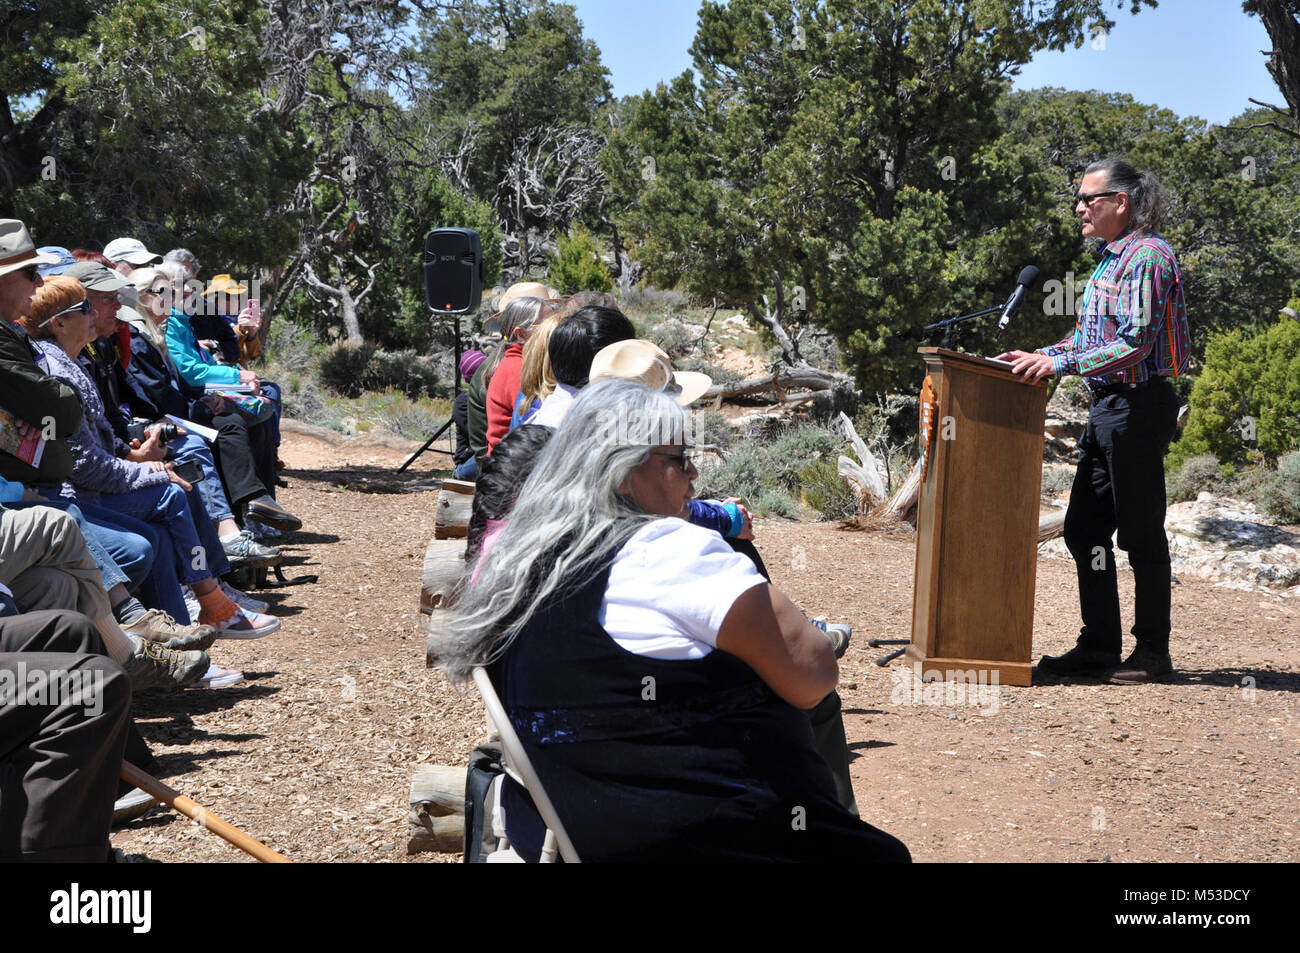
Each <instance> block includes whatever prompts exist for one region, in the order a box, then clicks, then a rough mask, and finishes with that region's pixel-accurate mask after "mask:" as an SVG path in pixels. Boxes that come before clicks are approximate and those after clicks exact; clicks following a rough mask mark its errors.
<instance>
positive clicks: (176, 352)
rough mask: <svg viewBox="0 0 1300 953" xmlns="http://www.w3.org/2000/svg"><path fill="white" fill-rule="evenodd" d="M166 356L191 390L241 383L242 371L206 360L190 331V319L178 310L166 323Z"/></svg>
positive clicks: (173, 310)
mask: <svg viewBox="0 0 1300 953" xmlns="http://www.w3.org/2000/svg"><path fill="white" fill-rule="evenodd" d="M167 353H168V354H170V355H171V359H172V363H173V364H175V365H176V372H177V373H178V374H180V375H181V380H183V381H185V383H186V384H189V385H190V386H191V387H205V386H207V385H208V384H238V383H239V368H237V367H229V366H227V365H224V364H215V363H213V361H212V358H210V357H207V358H205V356H204V354H203V352H202V351H200V350H199V342H198V340H197V339H196V338H195V337H194V329H193V328H191V327H190V317H189V315H187V314H186V313H185V312H184V311H178V310H176V309H175V308H173V309H172V313H171V317H170V318H168V319H167Z"/></svg>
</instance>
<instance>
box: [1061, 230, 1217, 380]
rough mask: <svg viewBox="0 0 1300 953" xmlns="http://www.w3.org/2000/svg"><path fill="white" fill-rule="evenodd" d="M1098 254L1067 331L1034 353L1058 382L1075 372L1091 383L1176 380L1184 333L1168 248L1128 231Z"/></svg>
mask: <svg viewBox="0 0 1300 953" xmlns="http://www.w3.org/2000/svg"><path fill="white" fill-rule="evenodd" d="M1100 250H1101V252H1102V258H1101V263H1100V264H1098V265H1097V268H1096V270H1095V271H1093V273H1092V277H1091V278H1090V279H1088V285H1087V288H1086V289H1085V290H1084V295H1083V306H1082V308H1081V309H1080V311H1079V317H1078V319H1077V321H1076V322H1075V325H1074V331H1073V332H1072V333H1071V334H1069V335H1068V336H1067V337H1065V338H1064V339H1062V340H1061V341H1059V342H1057V343H1056V344H1053V345H1051V346H1049V347H1044V348H1039V351H1040V353H1043V354H1048V355H1050V356H1051V358H1052V366H1053V369H1054V370H1055V372H1056V374H1057V375H1058V376H1061V375H1064V374H1081V375H1083V376H1084V377H1086V378H1088V380H1089V383H1092V384H1097V385H1105V384H1121V383H1126V384H1136V383H1140V382H1142V381H1144V380H1146V379H1147V378H1149V377H1155V376H1157V375H1164V376H1168V375H1173V376H1174V377H1177V376H1178V375H1179V374H1181V373H1182V372H1183V371H1184V369H1185V368H1186V366H1187V358H1188V355H1189V354H1190V352H1191V333H1190V331H1189V330H1188V326H1187V305H1186V302H1185V301H1184V300H1183V279H1182V275H1180V274H1179V272H1178V263H1177V261H1175V260H1174V252H1173V249H1171V248H1170V247H1169V245H1168V244H1167V243H1166V242H1165V240H1164V239H1162V238H1161V237H1160V236H1159V235H1139V234H1137V233H1135V232H1128V233H1126V234H1124V235H1121V236H1120V237H1119V238H1117V239H1115V240H1114V241H1112V242H1109V243H1107V244H1105V245H1103V246H1101V249H1100Z"/></svg>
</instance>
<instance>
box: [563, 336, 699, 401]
mask: <svg viewBox="0 0 1300 953" xmlns="http://www.w3.org/2000/svg"><path fill="white" fill-rule="evenodd" d="M588 379H589V380H590V381H591V383H593V384H594V383H596V382H597V381H603V380H624V381H640V382H641V383H642V384H644V385H645V386H646V387H649V388H650V389H651V390H661V391H663V392H664V393H666V394H667V395H668V396H670V397H672V399H673V400H675V401H677V403H678V404H680V405H681V406H683V407H689V406H690V405H691V404H693V403H694V402H695V401H697V400H699V399H700V398H701V397H703V396H704V392H705V391H707V390H708V389H709V388H710V387H712V386H713V378H711V377H709V375H707V374H701V373H699V372H698V371H677V370H674V369H673V362H672V359H671V358H669V356H668V355H667V354H665V353H664V351H663V350H662V349H661V348H660V347H659V346H658V345H657V344H655V343H654V342H653V341H645V340H641V339H637V338H634V339H632V340H630V341H616V342H615V343H613V344H610V345H609V346H607V347H603V348H601V349H600V350H599V351H597V352H596V356H595V357H594V358H592V361H591V374H590V375H589V377H588Z"/></svg>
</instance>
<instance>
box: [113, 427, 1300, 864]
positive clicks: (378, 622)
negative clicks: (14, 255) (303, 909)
mask: <svg viewBox="0 0 1300 953" xmlns="http://www.w3.org/2000/svg"><path fill="white" fill-rule="evenodd" d="M412 446H413V445H412ZM407 452H408V451H407V445H406V444H404V443H394V442H392V441H365V440H362V441H354V442H350V443H339V444H336V445H330V444H328V443H325V442H322V441H320V440H318V439H315V438H313V437H311V436H307V435H304V434H301V433H296V434H290V435H288V436H287V437H286V443H285V446H284V447H283V448H282V456H283V457H284V458H285V460H286V462H287V463H288V465H289V470H288V471H287V474H288V478H289V481H290V483H291V486H290V488H289V489H288V490H284V491H282V495H281V499H282V501H283V502H285V504H286V505H287V506H288V507H289V508H290V509H291V510H292V511H293V512H294V513H296V514H298V515H299V516H301V517H302V519H303V522H304V524H305V526H306V531H304V532H301V533H297V534H295V535H294V536H293V537H291V538H290V540H289V541H288V543H287V546H286V548H287V550H288V551H289V552H290V553H291V556H292V558H291V560H290V563H291V564H290V565H287V566H286V574H287V575H288V576H289V577H290V578H291V579H292V578H295V577H300V576H303V575H306V574H309V573H310V574H317V575H318V576H319V581H318V582H317V583H315V584H303V585H295V586H292V587H289V588H285V589H279V590H269V591H267V592H264V593H262V594H261V595H262V597H263V598H267V599H268V600H269V601H271V602H272V603H273V604H274V606H275V609H274V611H275V612H276V613H277V614H278V615H280V616H281V617H282V618H283V620H284V627H283V628H282V629H281V631H280V632H279V633H277V634H276V635H274V636H271V637H269V638H266V639H262V640H259V641H255V642H229V641H222V642H218V643H217V645H216V648H215V650H214V659H215V661H217V662H218V664H222V665H225V666H228V667H234V668H241V669H243V670H244V672H245V674H246V676H247V677H248V682H247V683H246V685H244V686H241V687H239V688H235V689H229V690H226V691H220V692H200V691H189V692H185V693H183V694H181V695H179V696H156V695H153V696H144V697H143V698H141V700H140V701H139V702H138V704H137V709H136V712H137V718H138V720H139V723H140V725H141V729H142V731H143V732H144V735H145V737H146V739H147V740H148V741H149V742H150V744H151V745H152V746H153V748H154V750H155V753H156V754H157V755H158V757H159V759H160V760H161V762H162V763H163V764H164V766H165V767H166V768H167V770H168V774H169V777H168V780H169V782H170V783H171V784H172V785H173V786H174V787H176V788H178V789H180V790H181V791H183V792H185V793H187V794H189V795H191V796H192V797H194V798H195V799H196V800H197V801H199V803H201V804H203V805H204V806H205V807H207V808H208V809H210V810H212V811H213V812H215V813H217V814H218V815H220V816H221V817H224V818H225V819H227V820H229V821H231V822H232V823H234V824H236V825H238V826H240V827H242V828H243V829H244V830H246V831H248V832H249V833H251V834H252V835H254V836H255V837H257V838H259V839H260V840H263V841H264V842H266V843H267V844H268V845H270V846H272V847H274V848H275V849H277V850H279V851H281V852H282V853H285V854H287V855H288V856H289V857H291V858H293V859H295V860H304V861H305V860H346V861H408V860H409V861H413V862H426V861H429V860H443V861H454V860H457V859H458V855H430V854H424V855H418V856H416V857H413V858H407V857H406V854H405V843H406V832H407V822H406V810H407V803H406V802H407V795H408V789H409V784H410V777H411V771H412V768H413V766H414V765H415V764H416V763H417V762H431V763H463V761H464V759H465V756H466V755H467V754H468V752H469V750H470V748H472V747H473V745H474V744H475V743H476V742H477V741H478V740H479V738H480V736H481V735H482V732H483V715H482V712H481V708H480V705H479V703H478V700H477V696H473V695H466V694H464V693H462V692H460V691H458V690H456V689H453V688H452V687H451V686H449V685H448V684H447V682H446V680H445V679H443V678H442V676H441V675H439V674H438V673H435V672H430V671H429V670H427V669H426V668H425V667H424V645H423V636H422V634H421V633H420V632H418V631H417V629H416V626H415V618H416V614H415V600H416V596H417V594H418V590H419V575H420V565H421V560H422V558H423V552H424V547H425V544H426V543H427V541H428V540H429V538H430V537H431V536H432V533H433V502H434V495H433V494H432V493H429V492H416V493H394V492H384V491H385V490H392V489H394V488H396V486H398V485H399V484H401V483H403V482H406V483H408V484H410V485H416V486H419V485H427V484H428V482H429V479H430V476H431V473H430V470H429V467H430V466H431V465H432V464H433V463H435V462H437V461H439V460H440V459H441V457H434V456H425V457H423V458H421V461H420V462H419V463H418V464H417V465H416V467H415V468H414V472H413V473H411V474H410V476H409V478H407V479H406V480H402V479H399V478H396V477H395V476H394V473H393V471H394V470H395V468H396V466H397V465H398V464H400V463H401V461H402V460H403V459H404V458H405V456H406V453H407ZM358 487H362V488H364V490H360V491H359V490H358V489H357V488H358ZM758 532H759V537H758V543H759V546H760V549H761V550H762V552H763V554H764V556H765V558H766V560H767V562H768V566H769V569H770V570H771V572H772V575H773V578H774V581H775V582H776V583H777V585H779V586H781V587H782V588H784V589H785V590H786V591H787V592H788V593H789V594H790V595H791V596H792V597H793V598H794V599H795V601H796V602H798V603H799V604H800V605H802V606H804V608H805V609H806V610H808V611H809V612H810V613H813V614H823V615H826V616H827V617H829V618H832V619H836V620H841V621H847V622H850V623H852V624H853V626H854V630H855V636H854V642H853V645H852V647H851V648H850V649H849V652H848V654H847V655H846V656H845V658H844V660H843V663H842V665H841V694H842V695H843V698H844V707H845V724H846V728H847V731H848V736H849V744H850V748H851V749H852V750H853V753H854V761H853V778H854V785H855V788H856V791H857V797H858V804H859V806H860V808H861V810H862V814H863V817H864V818H865V819H867V820H869V821H871V822H872V823H873V824H876V825H877V826H879V827H882V828H884V829H885V830H888V831H890V832H891V833H893V834H896V835H897V836H899V837H901V838H902V839H903V841H904V842H906V843H907V844H908V846H909V847H910V848H911V850H912V852H913V855H914V856H915V857H916V858H917V859H918V860H925V861H966V860H1071V861H1102V860H1105V859H1107V858H1109V859H1110V860H1112V861H1151V860H1209V861H1222V860H1287V861H1296V860H1300V843H1298V841H1297V838H1298V837H1300V833H1298V832H1300V823H1297V821H1298V818H1297V814H1296V804H1297V785H1298V784H1300V782H1298V781H1297V778H1296V773H1295V767H1294V766H1295V764H1296V763H1297V761H1298V760H1300V706H1298V705H1297V694H1296V693H1297V691H1300V605H1297V604H1296V603H1295V600H1289V601H1288V600H1284V599H1280V598H1277V597H1273V596H1265V595H1257V594H1252V593H1243V592H1239V591H1235V590H1231V589H1221V588H1215V587H1212V586H1209V585H1206V584H1204V583H1199V582H1187V583H1184V584H1181V585H1178V586H1175V587H1174V597H1173V598H1174V618H1175V635H1174V645H1173V655H1174V663H1175V666H1176V667H1177V668H1178V674H1177V675H1176V677H1175V678H1174V680H1173V681H1172V682H1171V683H1170V684H1165V685H1152V686H1143V687H1133V688H1121V687H1117V686H1103V685H1099V684H1096V683H1085V682H1082V681H1080V682H1078V683H1075V684H1065V683H1057V684H1046V685H1036V686H1034V687H1032V688H1005V687H1004V688H1001V689H1000V690H998V691H997V692H995V693H993V694H992V695H991V696H986V697H977V698H974V699H972V700H973V701H975V702H976V703H977V704H967V703H965V701H962V702H961V703H956V702H957V700H956V699H948V700H946V701H947V702H949V703H945V704H938V705H935V704H924V702H925V701H926V697H925V695H924V694H923V693H919V692H913V691H912V689H911V684H910V681H904V680H903V678H902V676H903V675H904V674H905V672H906V669H904V668H903V667H902V666H901V664H900V662H894V663H893V664H892V665H891V667H890V668H887V669H882V668H880V667H878V666H877V665H875V664H874V661H873V660H874V658H875V657H876V656H877V655H878V654H880V651H879V650H875V649H871V648H868V647H867V645H866V639H867V638H869V637H872V636H875V637H881V638H906V637H907V636H908V634H909V631H910V618H911V604H912V594H911V576H912V557H913V549H912V547H913V542H912V538H911V536H910V535H909V534H901V535H890V534H884V533H861V532H845V531H841V530H838V529H836V528H835V527H834V526H831V525H828V524H810V523H785V522H779V521H761V522H760V523H759V524H758ZM1121 578H1123V577H1121ZM1124 582H1125V589H1124V593H1123V598H1124V599H1125V600H1127V601H1126V602H1125V605H1126V606H1131V597H1132V585H1131V578H1130V579H1128V580H1125V581H1124ZM1077 613H1078V608H1077V600H1076V595H1075V589H1074V570H1073V565H1072V564H1071V563H1069V562H1065V561H1061V560H1054V559H1044V560H1041V561H1040V563H1039V570H1038V597H1037V604H1036V615H1035V635H1034V651H1035V655H1036V656H1037V655H1039V654H1041V653H1043V652H1048V653H1056V652H1058V651H1064V650H1065V649H1067V648H1068V647H1069V646H1070V645H1072V644H1073V641H1074V636H1075V634H1076V632H1077V629H1078V623H1077V621H1076V620H1077ZM931 700H934V699H931ZM914 702H920V703H914ZM113 843H114V846H116V847H119V848H122V849H123V850H125V851H126V852H127V853H131V854H143V855H145V856H147V857H149V858H152V859H157V860H172V861H193V860H205V861H206V860H211V861H239V860H247V858H246V857H245V856H244V855H242V854H240V853H239V852H238V851H236V850H235V849H234V848H232V847H229V846H228V845H226V844H225V843H224V842H223V841H221V840H220V839H218V838H216V837H214V836H213V835H210V834H207V833H205V832H202V831H200V830H198V829H196V828H195V827H194V825H192V824H191V823H190V822H188V821H186V820H185V819H184V818H182V817H180V816H179V815H175V814H171V813H167V812H156V813H155V814H153V815H150V816H149V817H146V818H143V819H141V820H138V821H135V822H133V823H132V824H131V825H129V826H128V827H127V828H125V829H123V830H119V831H117V832H116V833H115V835H114V838H113Z"/></svg>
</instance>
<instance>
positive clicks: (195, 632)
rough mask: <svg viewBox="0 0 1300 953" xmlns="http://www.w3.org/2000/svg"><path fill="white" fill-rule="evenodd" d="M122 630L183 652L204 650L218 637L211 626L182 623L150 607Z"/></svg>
mask: <svg viewBox="0 0 1300 953" xmlns="http://www.w3.org/2000/svg"><path fill="white" fill-rule="evenodd" d="M122 631H123V632H125V633H126V634H127V635H138V636H139V637H140V638H142V639H146V640H148V641H150V642H158V643H161V644H162V645H163V647H165V648H169V649H179V650H180V651H182V652H198V651H202V650H203V649H206V648H210V647H211V646H212V643H213V642H215V641H216V639H217V633H216V632H214V631H213V630H212V627H211V626H206V625H181V624H180V623H179V622H177V621H176V620H175V619H173V618H172V617H171V616H169V615H168V614H167V613H166V612H163V611H162V610H161V609H149V610H148V611H146V612H145V614H144V615H142V616H140V618H138V619H136V620H135V621H134V622H132V623H131V624H130V625H124V626H122Z"/></svg>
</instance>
